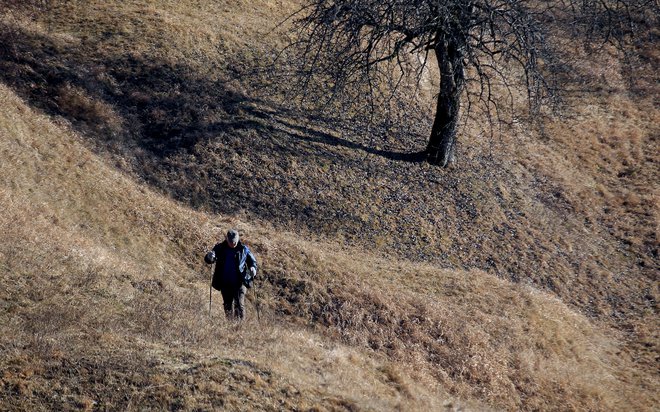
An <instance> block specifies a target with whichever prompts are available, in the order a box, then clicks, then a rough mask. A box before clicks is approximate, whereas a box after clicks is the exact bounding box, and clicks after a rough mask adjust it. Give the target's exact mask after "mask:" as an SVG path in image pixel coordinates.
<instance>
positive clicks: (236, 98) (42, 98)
mask: <svg viewBox="0 0 660 412" xmlns="http://www.w3.org/2000/svg"><path fill="white" fill-rule="evenodd" d="M99 50H100V48H97V46H96V45H95V44H76V43H75V42H70V43H69V44H67V42H66V40H63V39H58V38H56V37H55V36H48V35H44V34H37V33H34V32H28V31H26V30H21V29H19V28H17V27H9V26H8V25H2V26H0V80H2V81H3V82H5V83H7V84H8V85H10V86H11V87H13V88H14V89H15V90H16V91H17V92H18V93H19V94H20V95H21V96H22V97H24V98H25V99H27V100H28V101H29V102H30V103H31V104H33V105H34V106H36V107H38V108H40V109H42V110H44V111H45V112H46V113H48V114H50V115H55V116H61V117H63V118H64V119H66V120H68V121H69V122H71V124H72V125H73V127H74V128H75V129H77V130H78V131H80V132H82V133H83V134H84V135H85V136H87V137H90V138H91V139H92V140H100V141H104V142H106V143H107V142H108V141H110V142H112V143H113V144H112V145H111V146H114V147H115V148H116V147H117V146H128V147H130V148H139V149H141V150H144V151H147V152H148V153H149V155H151V156H153V157H156V158H161V159H162V158H166V157H168V156H172V155H173V154H175V153H177V152H185V151H189V150H191V149H192V148H193V147H194V146H195V145H196V144H198V143H199V142H200V141H208V140H210V139H213V138H214V136H216V135H217V134H219V133H230V132H236V131H253V132H255V133H257V134H259V135H262V136H263V135H265V134H268V133H270V132H273V131H276V130H278V129H287V130H289V131H290V132H291V137H292V138H294V139H300V140H310V141H314V142H316V143H319V144H320V145H329V146H344V147H346V148H348V149H353V150H361V151H363V152H365V153H369V154H375V155H378V156H383V157H386V158H390V159H395V160H417V155H415V154H409V153H406V152H398V151H389V150H382V149H375V148H372V147H369V146H368V145H363V144H358V143H355V142H351V141H349V140H345V139H342V138H340V137H337V136H334V135H332V134H330V133H326V132H322V131H320V130H315V129H314V128H312V127H308V126H306V125H305V123H306V122H307V121H308V119H307V115H306V114H304V113H301V112H296V111H294V110H290V109H285V108H283V107H278V106H276V105H274V104H273V103H272V102H266V101H265V100H261V99H257V98H253V97H250V96H248V95H247V94H245V93H244V92H242V91H239V89H240V84H239V82H238V80H237V78H236V77H238V76H240V74H239V73H234V75H235V77H231V74H228V73H223V75H224V77H222V78H217V77H216V78H215V79H211V78H210V76H209V77H205V76H203V75H202V74H199V73H196V72H195V70H194V69H192V68H191V67H188V66H187V65H185V64H181V63H170V62H165V61H159V60H158V59H154V58H151V57H150V56H146V55H139V54H137V53H132V52H130V51H127V52H126V53H125V54H123V55H106V54H104V53H103V52H102V51H99ZM259 150H260V148H259V147H258V146H256V145H255V146H253V147H252V151H253V152H258V151H259ZM319 155H320V156H323V154H322V153H319Z"/></svg>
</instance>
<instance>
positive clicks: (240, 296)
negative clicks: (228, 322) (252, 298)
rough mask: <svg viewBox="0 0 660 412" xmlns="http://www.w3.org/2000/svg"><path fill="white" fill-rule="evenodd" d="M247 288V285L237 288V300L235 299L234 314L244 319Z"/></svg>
mask: <svg viewBox="0 0 660 412" xmlns="http://www.w3.org/2000/svg"><path fill="white" fill-rule="evenodd" d="M246 292H247V288H246V287H245V285H241V287H240V288H238V290H236V295H235V301H234V315H235V316H236V319H240V320H243V318H245V293H246Z"/></svg>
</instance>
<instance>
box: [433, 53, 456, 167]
mask: <svg viewBox="0 0 660 412" xmlns="http://www.w3.org/2000/svg"><path fill="white" fill-rule="evenodd" d="M435 56H436V59H437V60H438V67H439V68H440V93H439V94H438V102H437V106H436V112H435V120H434V121H433V128H432V129H431V137H430V138H429V143H428V145H427V146H426V155H427V161H428V162H429V163H431V164H433V165H438V166H441V167H447V166H449V165H450V164H452V163H454V161H455V153H454V151H455V146H456V129H457V125H458V115H459V110H460V106H461V92H462V91H463V83H464V81H463V80H464V73H463V61H462V59H461V56H460V53H459V51H458V48H457V47H456V46H455V45H454V44H451V43H449V42H447V41H440V42H438V45H437V46H436V47H435Z"/></svg>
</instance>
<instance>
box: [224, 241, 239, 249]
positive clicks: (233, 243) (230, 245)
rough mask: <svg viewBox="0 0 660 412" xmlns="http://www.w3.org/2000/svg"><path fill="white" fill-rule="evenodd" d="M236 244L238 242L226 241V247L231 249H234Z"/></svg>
mask: <svg viewBox="0 0 660 412" xmlns="http://www.w3.org/2000/svg"><path fill="white" fill-rule="evenodd" d="M237 244H238V242H232V241H231V240H229V239H227V246H229V247H230V248H232V249H233V248H235V247H236V245H237Z"/></svg>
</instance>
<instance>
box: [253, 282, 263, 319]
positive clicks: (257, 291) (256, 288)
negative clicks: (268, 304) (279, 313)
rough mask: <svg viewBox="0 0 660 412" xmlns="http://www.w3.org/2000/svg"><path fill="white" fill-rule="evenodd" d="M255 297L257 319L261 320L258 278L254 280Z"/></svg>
mask: <svg viewBox="0 0 660 412" xmlns="http://www.w3.org/2000/svg"><path fill="white" fill-rule="evenodd" d="M254 297H255V298H256V300H257V301H256V306H257V321H258V322H261V315H260V314H259V287H258V286H257V280H256V279H255V280H254Z"/></svg>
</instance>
